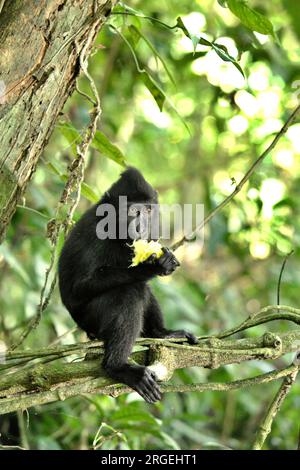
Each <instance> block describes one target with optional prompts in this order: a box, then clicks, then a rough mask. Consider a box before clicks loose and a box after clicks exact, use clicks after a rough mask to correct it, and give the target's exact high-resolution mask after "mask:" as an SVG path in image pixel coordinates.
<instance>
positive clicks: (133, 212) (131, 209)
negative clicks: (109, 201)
mask: <svg viewBox="0 0 300 470" xmlns="http://www.w3.org/2000/svg"><path fill="white" fill-rule="evenodd" d="M139 213H140V211H139V210H138V208H137V207H136V206H130V207H129V209H128V215H129V216H131V217H136V216H137V215H139Z"/></svg>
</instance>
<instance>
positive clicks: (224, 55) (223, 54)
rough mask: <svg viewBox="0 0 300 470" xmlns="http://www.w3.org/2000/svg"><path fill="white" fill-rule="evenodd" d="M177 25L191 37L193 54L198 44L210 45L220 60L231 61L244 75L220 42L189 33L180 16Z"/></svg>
mask: <svg viewBox="0 0 300 470" xmlns="http://www.w3.org/2000/svg"><path fill="white" fill-rule="evenodd" d="M177 27H178V28H180V29H181V30H182V31H183V32H184V34H185V35H186V36H187V37H188V38H190V39H191V41H192V43H193V51H194V54H195V53H196V47H197V45H198V44H202V46H208V47H211V48H212V49H213V50H214V51H215V52H216V54H218V56H219V57H220V58H221V59H222V60H224V62H231V63H232V64H233V65H234V66H235V67H236V68H237V69H238V71H239V72H240V73H241V74H242V75H243V77H245V75H244V72H243V69H242V67H241V66H240V64H239V63H238V62H237V61H236V60H235V58H234V57H232V56H231V55H230V54H229V52H228V50H227V49H226V47H225V46H223V45H222V44H217V43H215V42H211V41H208V39H205V38H202V37H199V36H195V35H192V34H190V32H189V31H188V30H187V28H186V27H185V25H184V23H183V21H182V19H181V18H180V16H179V17H178V18H177Z"/></svg>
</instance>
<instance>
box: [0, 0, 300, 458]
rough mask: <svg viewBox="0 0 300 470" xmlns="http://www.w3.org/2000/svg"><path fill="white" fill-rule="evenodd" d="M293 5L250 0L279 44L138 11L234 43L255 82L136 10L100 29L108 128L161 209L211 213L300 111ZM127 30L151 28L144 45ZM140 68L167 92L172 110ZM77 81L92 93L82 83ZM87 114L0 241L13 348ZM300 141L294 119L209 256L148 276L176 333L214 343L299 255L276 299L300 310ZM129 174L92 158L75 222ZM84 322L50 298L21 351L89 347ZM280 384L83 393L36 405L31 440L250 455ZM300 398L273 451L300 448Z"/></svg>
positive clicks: (165, 11)
mask: <svg viewBox="0 0 300 470" xmlns="http://www.w3.org/2000/svg"><path fill="white" fill-rule="evenodd" d="M295 3H297V2H293V1H292V0H274V1H272V2H263V1H261V0H260V1H254V0H253V1H251V2H250V4H251V6H252V7H255V8H256V9H257V11H259V12H261V13H263V14H264V15H265V16H266V17H268V18H269V19H270V21H272V24H273V26H274V29H275V31H276V37H272V36H271V35H263V34H260V33H254V32H251V31H250V30H249V29H247V28H246V27H245V26H244V25H242V24H241V22H240V21H239V19H238V18H237V17H236V16H234V15H233V14H232V13H231V12H230V11H229V9H225V8H223V7H222V6H221V5H220V4H219V3H218V2H217V1H215V0H201V1H200V0H199V1H196V0H180V1H179V0H172V1H167V0H153V1H151V2H142V1H138V0H136V1H134V0H131V1H130V2H129V5H130V7H132V8H134V9H136V10H138V11H139V12H142V13H143V14H144V15H148V16H151V17H154V18H155V19H156V20H160V21H161V22H163V23H165V24H166V25H169V26H174V25H175V24H176V18H177V17H178V16H180V17H181V19H182V21H183V22H184V25H185V26H186V28H187V29H188V31H189V32H191V33H192V34H194V35H200V36H201V37H202V38H204V39H206V40H208V41H216V42H217V43H218V44H220V45H224V46H225V47H226V48H227V51H228V53H229V54H230V56H232V57H233V58H234V59H235V60H236V61H237V62H238V64H239V66H240V67H241V69H242V71H243V73H244V76H243V74H242V73H241V71H240V70H239V69H238V67H236V65H235V64H234V63H233V62H232V61H224V60H222V59H221V58H220V57H219V56H218V55H217V53H216V52H215V51H214V50H213V49H212V48H211V47H208V46H206V45H199V44H198V45H197V46H196V48H195V51H193V43H192V41H191V39H190V38H189V37H187V36H186V35H185V34H184V33H183V31H182V30H180V29H170V28H167V27H165V26H163V25H162V24H160V23H159V22H157V21H150V20H148V19H145V18H137V17H135V16H131V15H127V16H126V15H124V14H113V15H112V16H111V17H110V19H109V24H111V25H113V28H112V27H110V26H109V25H106V26H105V27H104V29H103V30H102V32H101V33H100V34H99V37H98V39H97V47H95V50H94V53H93V55H92V57H91V59H90V72H91V74H92V75H93V77H94V79H95V81H96V83H97V86H98V90H99V92H100V94H101V103H102V117H101V124H100V130H101V131H102V132H103V133H104V134H105V135H106V136H107V137H108V138H109V139H110V140H111V142H113V143H114V144H115V145H116V146H117V147H118V148H119V149H120V150H121V152H122V154H123V155H124V156H125V159H126V163H128V164H130V165H134V166H136V167H138V168H139V169H140V170H141V171H142V172H143V174H144V175H145V177H146V178H147V179H148V180H149V182H151V183H152V184H153V185H154V186H155V187H156V188H157V189H158V190H159V195H160V201H161V202H162V203H165V204H167V203H169V204H171V203H172V204H173V203H180V204H184V203H193V204H196V203H203V204H204V206H205V211H206V213H208V212H209V211H211V210H212V209H213V208H214V207H216V206H217V205H218V204H219V203H220V202H221V201H222V200H223V199H224V198H225V197H226V196H228V195H229V194H230V193H231V192H232V191H233V190H234V188H235V185H236V184H237V183H238V182H239V181H240V180H241V178H242V177H243V175H244V174H245V173H246V171H247V170H248V169H249V167H250V166H251V164H252V163H253V162H254V161H255V159H257V158H258V156H259V155H260V154H261V153H262V151H263V150H264V149H265V148H266V147H267V145H268V144H269V143H270V142H271V140H272V139H273V138H274V135H275V133H276V132H278V131H279V130H280V128H281V127H282V125H283V123H284V121H285V120H286V119H287V117H288V115H289V114H290V113H291V111H292V110H293V109H294V108H295V106H296V105H297V104H298V102H299V96H300V92H299V91H300V70H299V51H300V48H299V41H300V19H299V21H298V20H297V14H298V16H299V12H298V13H297V9H296V10H295V6H294V4H295ZM119 11H120V12H121V9H119ZM123 11H124V10H123ZM132 26H134V27H135V28H137V29H138V30H139V31H141V33H142V35H143V36H141V37H140V38H139V40H137V37H134V34H133V33H132V31H133V29H132ZM117 31H119V32H120V33H121V34H119V33H118V32H117ZM144 38H146V40H145V39H144ZM147 41H148V42H147ZM133 50H134V53H133ZM136 61H138V66H139V69H140V70H146V71H148V72H149V73H150V74H151V76H152V77H153V78H154V79H155V81H156V82H157V84H159V87H160V88H161V90H162V92H163V93H164V94H165V102H164V106H163V110H162V111H160V109H159V106H158V104H157V102H156V101H155V99H154V97H153V95H152V94H151V93H150V91H149V89H148V88H147V87H146V86H145V84H144V82H143V79H142V75H143V74H141V73H140V72H139V70H138V69H137V64H136ZM80 86H81V88H82V89H83V90H85V91H88V86H87V83H86V82H85V80H84V79H81V81H80ZM88 111H89V104H88V102H87V101H85V100H84V98H82V96H80V95H78V93H76V92H74V94H73V96H72V97H71V98H70V99H69V101H68V102H67V104H66V106H65V108H64V115H63V116H62V117H61V119H60V123H57V126H56V129H55V131H54V133H53V135H52V137H51V139H50V142H49V144H48V146H47V148H46V150H45V152H44V155H43V157H42V159H41V161H40V163H39V166H38V168H37V171H36V173H35V175H34V177H33V179H32V181H31V184H30V186H29V188H28V190H27V193H26V197H25V200H24V201H21V202H20V207H19V208H18V210H17V212H16V214H15V216H14V219H13V223H12V225H11V227H10V229H9V234H8V238H7V241H6V242H5V243H4V244H3V245H2V246H1V247H0V268H1V287H0V339H1V341H2V342H4V344H5V345H6V346H7V347H9V344H11V342H12V341H13V339H14V338H16V337H17V336H18V334H20V332H21V331H22V329H23V328H24V326H25V325H26V323H27V322H28V320H29V318H30V317H32V315H34V313H35V311H36V306H37V305H38V303H39V295H40V289H41V286H42V284H43V280H44V274H45V269H46V267H47V263H48V262H49V253H50V252H49V242H48V241H47V239H46V236H45V232H46V225H47V222H48V221H49V219H51V218H52V217H53V216H54V211H55V206H56V202H57V201H58V199H59V195H60V194H61V191H62V189H63V184H64V175H66V174H67V172H68V165H69V164H70V162H71V161H72V159H73V158H74V146H73V145H72V143H71V142H70V136H69V135H68V134H67V132H65V131H64V126H65V125H64V124H62V122H64V123H72V124H73V126H74V127H76V128H77V129H78V130H79V131H81V130H82V129H84V127H85V126H86V125H87V124H88V122H89V113H88ZM299 137H300V123H294V124H293V125H292V126H291V127H290V128H289V130H288V132H287V133H286V134H285V135H284V136H283V137H282V138H281V140H280V142H279V143H278V145H277V146H276V148H275V149H274V150H273V152H272V153H271V154H270V155H269V156H268V157H267V158H266V159H265V161H264V162H263V163H262V165H261V166H260V167H259V168H258V169H257V170H256V171H255V173H254V175H253V176H252V177H251V178H250V179H249V181H248V182H247V183H246V185H245V186H244V187H243V189H242V191H241V192H240V193H239V194H238V195H237V196H236V197H235V198H234V199H233V200H232V201H231V203H230V204H229V205H228V206H227V207H226V208H225V209H224V210H223V211H222V212H220V213H219V214H218V215H217V216H216V217H215V218H214V219H213V220H212V221H211V222H210V223H209V224H208V225H207V226H206V229H205V243H204V245H203V247H201V245H198V244H197V243H191V244H186V245H185V246H184V247H182V248H180V249H179V250H178V257H179V259H180V260H181V262H182V267H181V269H180V270H178V271H177V272H176V273H175V274H174V276H172V277H170V278H166V279H159V280H155V281H153V288H154V290H155V292H156V294H157V296H158V297H159V300H160V303H161V305H162V308H163V310H164V312H165V317H166V322H167V324H168V326H169V327H172V328H186V329H189V330H191V331H193V332H194V333H195V334H198V335H201V334H212V333H215V332H217V331H219V330H221V329H224V328H227V327H230V326H233V325H235V324H238V323H239V322H241V321H242V320H243V319H245V318H246V317H247V316H248V315H249V314H251V313H254V312H256V311H257V310H259V309H260V308H262V307H263V306H266V305H270V304H274V303H276V289H277V281H278V276H279V272H280V268H281V265H282V262H283V260H284V257H285V256H286V255H287V254H288V253H289V252H290V251H291V250H294V254H293V255H292V256H291V257H290V258H289V261H288V263H287V266H286V269H285V271H284V276H283V281H282V285H281V303H282V304H286V305H291V306H295V307H298V306H299V285H300V270H299V265H300V249H299V245H300V223H299V202H298V201H299V195H300V158H299V157H300V138H299ZM121 170H122V167H121V166H120V165H119V164H118V163H117V162H116V161H113V160H112V159H111V158H108V157H107V156H106V155H103V154H101V152H99V151H98V150H97V149H95V148H92V149H91V150H90V153H89V158H88V161H87V164H86V173H85V183H86V190H85V191H84V192H83V193H82V197H81V201H80V205H79V207H78V209H77V212H76V218H77V217H79V215H80V214H81V213H82V212H83V211H84V210H85V209H86V208H87V207H89V205H91V204H92V200H93V198H95V197H100V195H101V194H102V193H103V191H105V190H106V189H107V188H108V186H109V185H110V184H111V183H112V182H113V181H114V180H115V179H116V178H117V177H118V175H119V173H120V171H121ZM89 189H91V191H89ZM91 194H92V195H91ZM21 206H24V207H21ZM74 326H75V325H74V323H73V321H72V319H71V318H70V316H69V315H68V313H67V311H66V310H65V309H64V308H63V306H62V304H61V302H60V299H59V295H58V292H57V291H55V294H54V296H53V297H52V301H51V303H50V305H49V307H48V309H47V310H46V311H45V312H44V315H43V318H42V321H41V323H40V325H39V327H38V329H37V330H36V331H34V332H33V333H32V334H31V336H30V337H29V338H28V339H27V340H26V343H25V345H26V347H35V348H37V347H45V346H47V345H48V344H51V342H53V341H54V340H55V338H56V337H57V336H59V335H62V334H64V333H65V332H67V331H69V330H71V332H70V333H68V334H67V335H65V336H64V337H63V338H62V339H61V343H62V344H65V343H73V342H76V341H85V340H86V337H85V335H84V334H83V333H81V332H79V331H74V329H73V327H74ZM287 328H293V326H291V325H287V324H286V323H284V324H283V323H279V322H273V324H272V325H270V324H268V325H262V326H260V327H256V328H255V329H254V330H250V331H249V332H247V334H248V335H251V336H252V335H255V336H257V335H261V334H262V333H263V332H264V331H266V330H273V331H278V330H281V331H285V330H286V329H287ZM2 344H3V343H2ZM290 360H291V358H290V357H289V358H286V360H285V359H280V360H277V361H275V362H274V363H269V362H267V361H260V362H252V363H247V364H242V365H239V366H229V367H226V369H225V368H222V369H218V370H214V371H210V370H205V369H201V368H193V369H190V370H182V371H177V373H176V374H175V376H174V378H173V380H174V381H177V382H180V383H192V382H195V383H196V382H201V381H209V382H212V381H228V380H234V379H237V378H245V377H249V376H253V375H255V374H257V373H262V372H266V371H269V370H271V369H273V367H274V366H275V367H282V366H283V365H284V364H288V363H289V361H290ZM277 387H278V383H276V384H267V385H261V386H258V387H254V388H251V389H244V390H241V391H237V392H229V393H220V392H206V393H202V394H200V393H186V394H175V393H170V394H167V395H165V396H164V398H163V401H162V402H161V403H159V404H158V405H155V406H154V405H153V406H149V405H146V404H145V403H144V402H143V401H141V400H140V399H139V397H138V396H137V395H136V394H131V395H127V396H122V397H120V398H118V399H114V398H110V397H103V396H101V397H97V396H91V397H89V398H87V397H78V398H74V399H70V400H68V401H66V402H62V403H54V404H51V405H45V406H43V407H37V408H34V409H31V410H29V428H28V430H27V434H28V440H29V443H30V445H31V446H32V448H41V449H58V448H62V449H79V448H82V449H83V448H91V447H92V446H93V441H94V438H95V436H96V435H97V432H98V431H99V429H100V436H101V439H100V442H101V448H103V449H115V448H118V449H131V448H133V449H174V448H176V449H177V448H178V449H188V448H190V449H197V448H222V447H224V446H225V447H230V448H236V449H243V448H249V445H250V444H251V442H252V440H253V436H254V433H255V431H256V429H257V426H258V423H259V421H260V419H261V416H262V414H263V412H264V410H265V408H266V406H267V404H268V403H269V402H270V400H271V398H272V396H273V395H274V393H275V391H276V389H277ZM299 392H300V386H299V384H298V385H297V384H296V385H295V386H294V388H293V390H292V392H291V393H290V394H289V396H288V397H287V399H286V401H285V402H284V405H283V407H282V409H281V411H280V413H279V414H278V416H277V418H276V421H275V423H274V426H273V430H272V436H271V438H270V439H268V442H267V448H270V449H295V448H296V447H297V442H298V433H299V407H300V394H299ZM125 404H126V406H125ZM1 421H2V424H1V425H0V428H1V434H2V436H3V435H4V436H6V439H5V440H4V441H5V442H16V439H15V438H17V436H18V427H17V423H16V418H15V417H14V416H8V417H6V418H5V417H4V418H2V420H1ZM1 426H2V427H1ZM8 438H9V439H8ZM0 439H1V437H0ZM97 442H98V441H97Z"/></svg>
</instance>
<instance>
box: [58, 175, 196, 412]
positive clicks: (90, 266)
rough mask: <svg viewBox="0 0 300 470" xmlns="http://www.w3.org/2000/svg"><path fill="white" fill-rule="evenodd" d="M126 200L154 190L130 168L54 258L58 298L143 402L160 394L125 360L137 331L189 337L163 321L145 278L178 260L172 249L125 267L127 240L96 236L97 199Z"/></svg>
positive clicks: (145, 373) (108, 366) (111, 371)
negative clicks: (100, 343)
mask: <svg viewBox="0 0 300 470" xmlns="http://www.w3.org/2000/svg"><path fill="white" fill-rule="evenodd" d="M120 195H123V196H124V195H125V196H127V198H128V201H130V202H140V203H148V204H149V203H156V202H157V193H156V191H155V190H154V189H153V188H152V186H150V184H148V183H147V181H145V179H144V178H143V176H142V175H141V173H140V172H139V171H138V170H136V169H135V168H131V167H130V168H128V169H127V170H126V171H124V172H123V173H122V175H121V177H120V178H119V180H118V181H116V182H115V183H114V184H113V185H112V186H111V188H110V189H109V190H108V191H106V193H105V194H104V195H103V197H102V198H101V200H100V201H99V203H98V204H96V205H94V206H93V207H91V208H90V209H89V210H88V211H87V212H86V213H85V214H84V215H83V216H82V217H81V219H80V220H79V221H78V222H77V223H76V225H75V226H74V228H73V229H72V231H71V232H70V234H69V236H68V238H67V240H66V242H65V245H64V247H63V250H62V253H61V256H60V259H59V287H60V292H61V298H62V301H63V303H64V305H65V306H66V308H67V309H68V311H69V312H70V314H71V315H72V317H73V318H74V320H75V321H76V323H77V324H78V325H79V326H80V328H82V329H83V330H84V331H86V333H87V334H88V336H89V337H90V338H97V339H100V340H104V344H105V355H104V360H103V367H104V368H105V370H106V372H107V374H108V375H109V376H110V377H112V378H113V379H115V380H117V381H119V382H122V383H124V384H127V385H129V386H130V387H131V388H133V389H134V390H136V391H137V392H138V393H139V394H140V395H141V396H142V397H143V398H144V399H145V400H146V401H147V402H149V403H153V402H155V401H157V400H159V399H160V398H161V395H160V391H159V387H158V385H157V382H156V377H155V374H154V373H153V372H152V371H150V370H149V369H148V368H146V367H143V366H139V365H130V364H128V356H129V355H130V353H131V351H132V347H133V344H134V342H135V340H136V338H137V337H138V336H144V337H153V338H165V337H186V338H187V339H188V341H189V342H191V343H195V342H196V339H195V337H194V336H193V335H192V334H190V333H187V332H186V331H170V330H167V329H166V328H165V326H164V322H163V318H162V313H161V309H160V307H159V304H158V302H157V300H156V298H155V297H154V295H153V293H152V292H151V289H150V287H149V285H148V283H147V281H149V280H150V279H152V278H154V277H155V276H157V275H168V274H171V273H172V272H173V271H174V270H175V269H176V267H177V266H178V265H179V263H178V261H177V260H176V258H175V256H174V255H173V253H172V252H171V251H170V250H168V249H164V254H163V255H162V256H161V257H160V258H158V259H154V260H153V257H152V260H151V261H148V262H144V263H141V264H139V265H138V266H136V267H129V265H130V264H131V260H132V255H133V253H132V249H131V248H130V247H129V246H128V243H130V242H131V241H129V240H118V239H116V240H110V239H105V240H99V239H98V238H97V235H96V225H97V223H98V222H99V216H96V209H97V207H98V205H99V204H102V203H111V204H113V205H114V206H115V207H116V208H117V207H118V197H119V196H120Z"/></svg>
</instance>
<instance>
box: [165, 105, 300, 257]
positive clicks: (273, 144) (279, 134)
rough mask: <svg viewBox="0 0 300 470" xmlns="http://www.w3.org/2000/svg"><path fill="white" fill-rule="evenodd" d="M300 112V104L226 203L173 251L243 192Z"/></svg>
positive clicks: (178, 243) (175, 244)
mask: <svg viewBox="0 0 300 470" xmlns="http://www.w3.org/2000/svg"><path fill="white" fill-rule="evenodd" d="M299 111H300V104H299V105H298V106H297V107H296V108H295V109H294V111H293V112H292V114H291V115H290V116H289V118H288V119H287V121H286V122H285V123H284V125H283V126H282V128H281V129H280V131H279V132H278V134H276V136H275V138H274V139H273V140H272V142H271V144H270V145H269V146H268V147H267V148H266V150H265V151H264V152H263V153H262V154H261V155H260V157H259V158H258V159H257V160H255V162H254V163H253V165H251V167H250V168H249V170H248V171H247V172H246V174H245V175H244V177H243V178H242V179H241V181H240V182H239V184H237V185H236V187H235V189H234V191H232V193H231V194H229V196H227V197H226V198H225V199H224V201H222V202H221V204H219V205H218V206H217V207H215V209H213V210H212V211H211V212H210V213H209V214H208V215H207V216H206V217H205V218H204V219H203V221H202V222H201V223H200V224H199V225H198V226H197V227H196V228H195V230H194V231H193V232H192V233H191V234H189V236H183V237H182V238H181V239H180V240H178V241H177V242H175V243H173V245H172V246H171V248H172V250H173V251H175V250H177V248H179V247H180V246H181V245H183V244H184V243H185V242H189V241H191V240H193V239H194V238H195V236H196V235H197V232H199V231H200V230H201V229H202V228H203V227H204V226H205V225H206V224H208V222H210V220H211V219H212V218H213V217H214V216H215V215H216V214H218V213H219V212H220V211H221V210H222V209H223V208H224V207H225V206H227V204H229V202H230V201H231V200H232V199H233V198H234V197H235V196H236V195H237V194H238V193H239V192H240V191H241V189H242V188H243V186H244V185H245V184H246V182H247V181H248V180H249V178H250V177H251V176H252V175H253V173H254V172H255V170H256V169H257V167H258V166H259V165H260V164H261V163H262V162H263V161H264V159H265V158H266V156H267V155H269V153H270V152H271V150H273V149H274V148H275V146H276V145H277V143H278V141H279V140H280V138H281V137H282V136H283V135H284V134H285V133H286V131H287V130H288V128H289V127H290V126H291V124H292V123H293V122H294V120H295V118H296V116H297V114H298V112H299Z"/></svg>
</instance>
